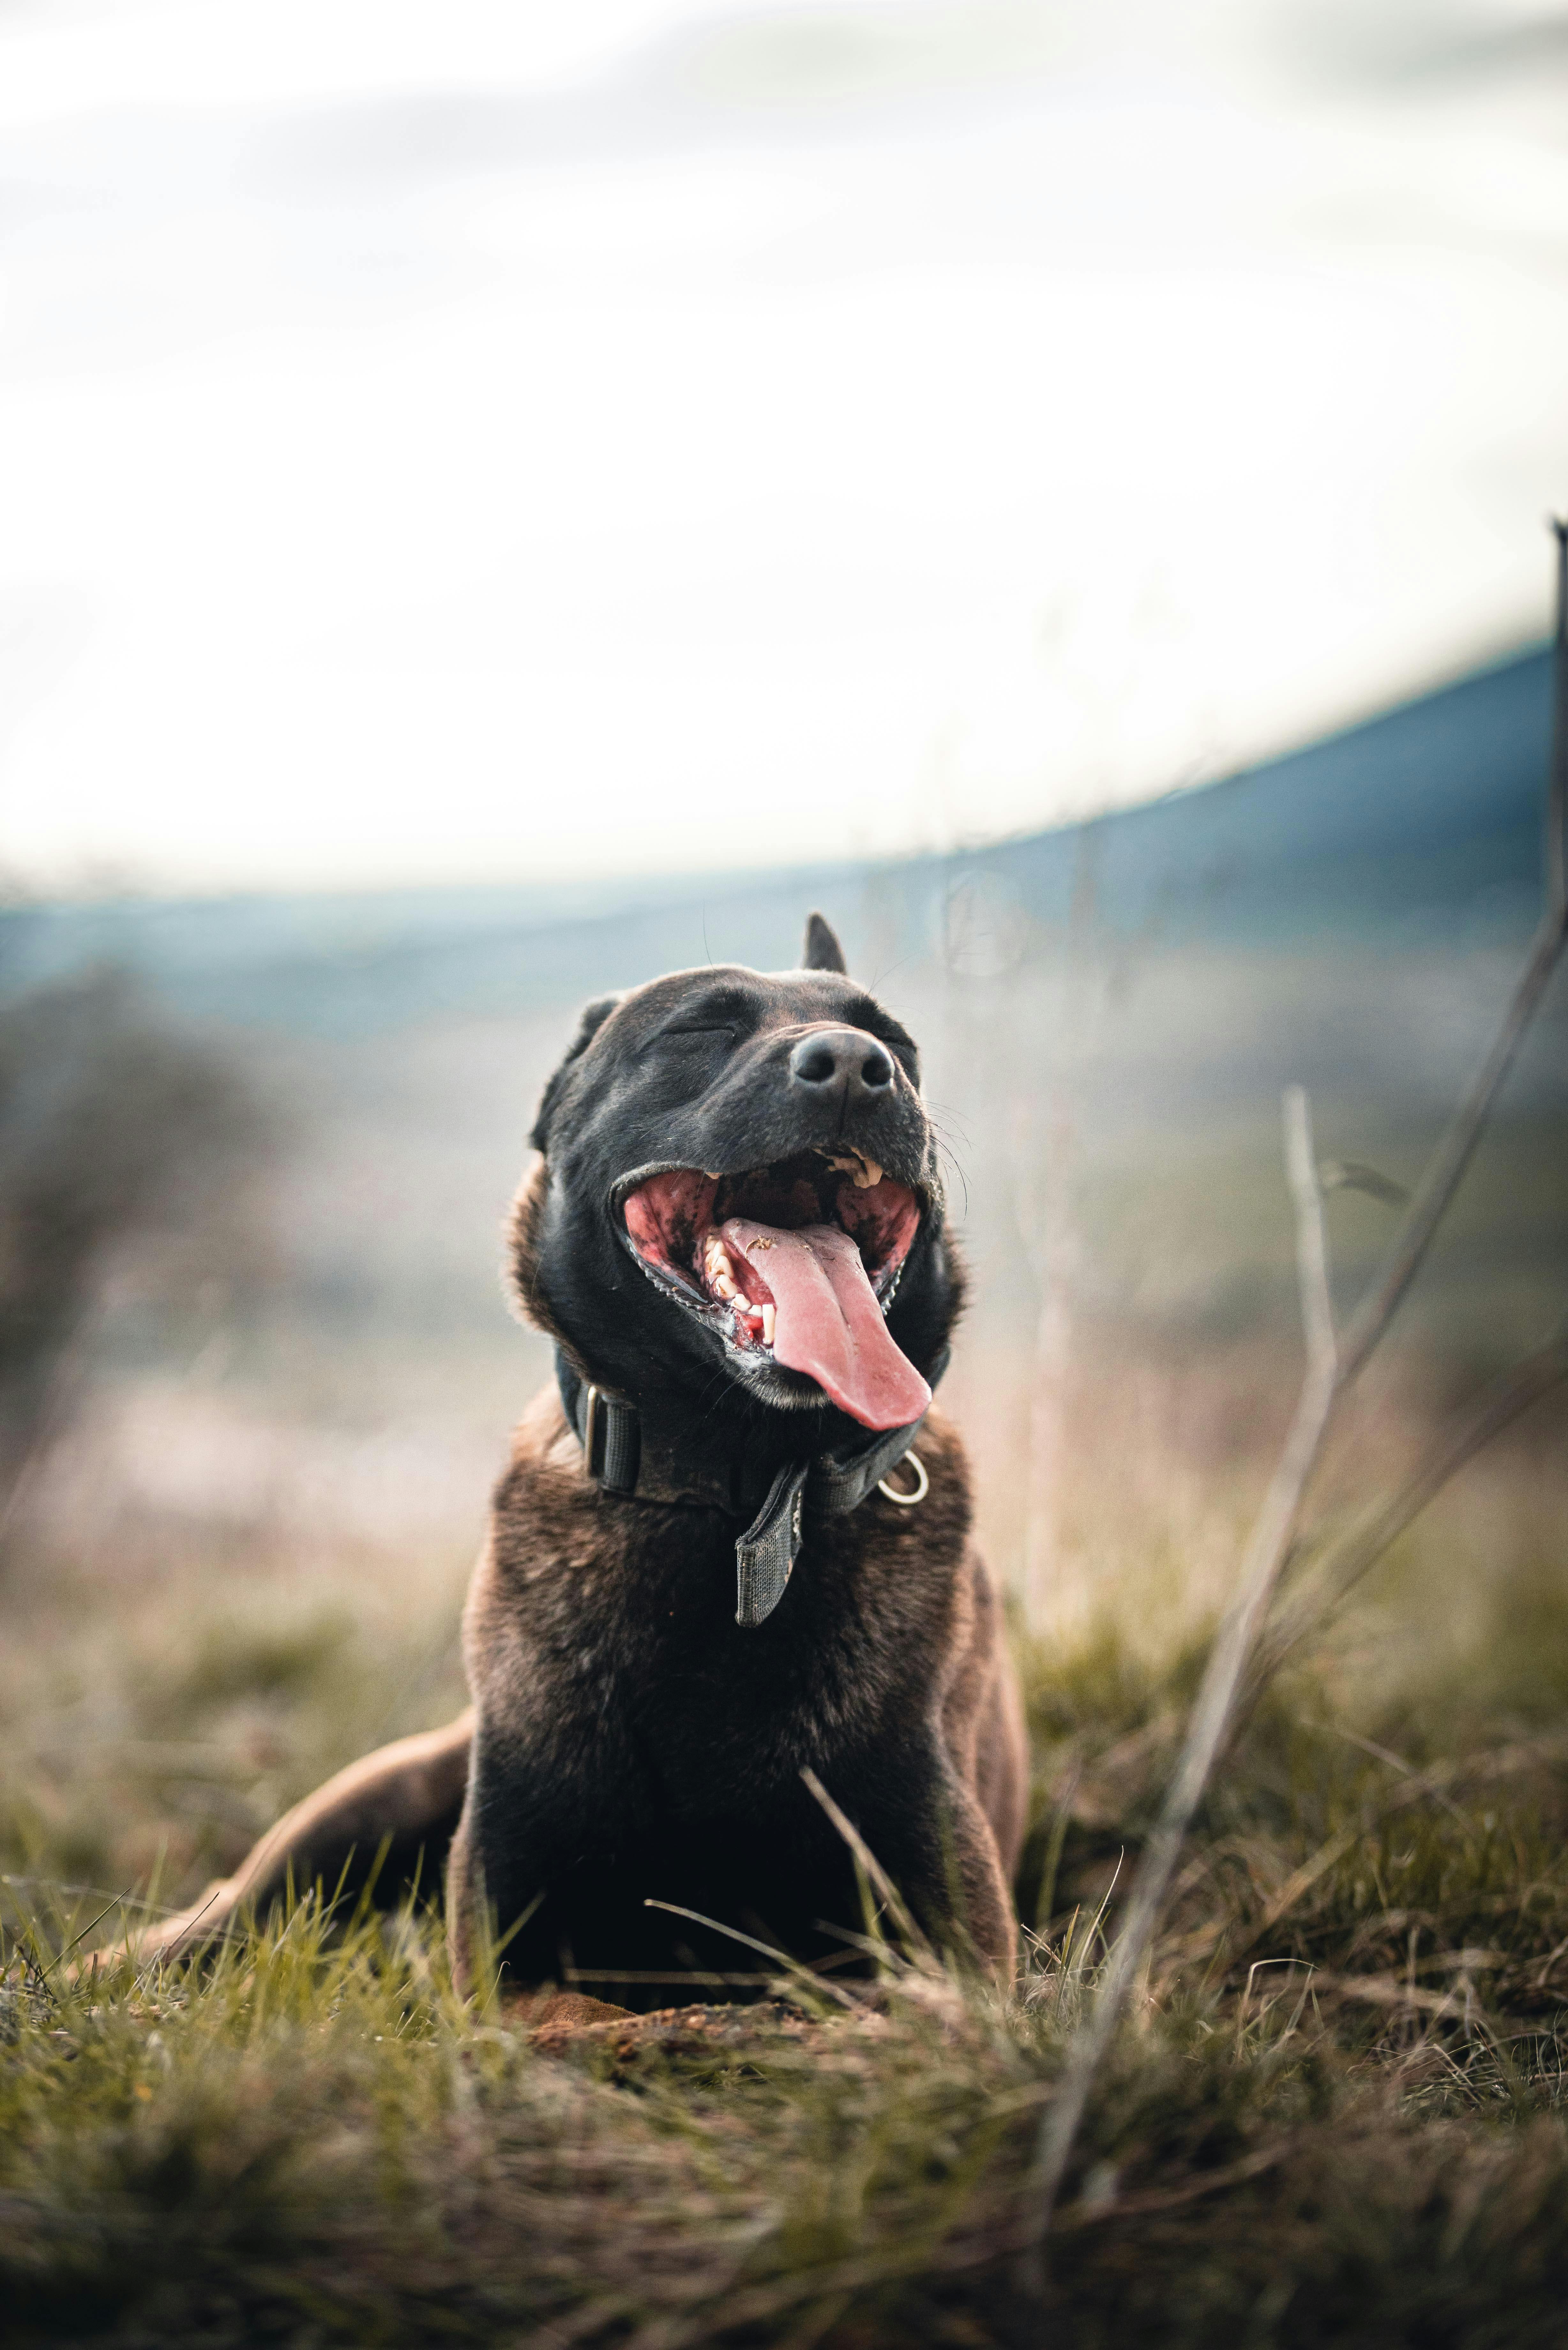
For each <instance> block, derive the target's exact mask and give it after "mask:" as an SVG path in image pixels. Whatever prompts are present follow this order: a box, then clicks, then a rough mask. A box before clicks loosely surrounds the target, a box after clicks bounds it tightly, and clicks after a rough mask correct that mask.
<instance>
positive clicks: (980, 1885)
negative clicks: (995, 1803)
mask: <svg viewBox="0 0 1568 2350" xmlns="http://www.w3.org/2000/svg"><path fill="white" fill-rule="evenodd" d="M900 1777H901V1780H902V1785H903V1793H902V1797H901V1800H900V1802H899V1804H898V1808H897V1810H889V1811H888V1813H887V1814H885V1815H884V1817H883V1818H882V1819H881V1820H880V1821H879V1820H878V1818H877V1814H875V1812H873V1813H871V1814H868V1815H867V1814H863V1815H862V1818H861V1822H860V1829H861V1834H862V1835H864V1837H865V1839H866V1842H867V1845H868V1846H869V1847H870V1849H871V1851H872V1853H873V1855H874V1856H875V1857H876V1858H877V1860H879V1861H880V1862H881V1864H882V1866H884V1867H885V1868H886V1870H887V1872H888V1876H889V1877H891V1878H892V1880H893V1882H894V1884H895V1885H896V1886H897V1887H898V1891H899V1892H900V1894H901V1895H902V1896H903V1898H904V1900H905V1901H906V1902H907V1904H908V1905H909V1910H910V1912H911V1914H912V1916H913V1917H914V1919H915V1922H916V1923H917V1925H918V1926H919V1928H920V1929H921V1930H922V1932H924V1933H925V1934H927V1935H928V1936H929V1939H931V1941H932V1942H933V1943H934V1944H935V1945H936V1947H937V1948H938V1949H939V1950H942V1949H952V1950H955V1951H956V1955H958V1956H959V1957H960V1958H974V1959H978V1960H980V1962H981V1966H982V1967H984V1968H985V1969H986V1970H988V1971H990V1972H991V1973H992V1974H994V1975H995V1976H996V1977H997V1979H998V1980H999V1981H1002V1982H1008V1981H1011V1980H1012V1973H1013V1969H1014V1966H1015V1964H1016V1960H1017V1939H1018V1923H1017V1919H1016V1918H1015V1916H1014V1914H1013V1908H1012V1898H1011V1895H1010V1893H1009V1890H1008V1883H1007V1877H1006V1874H1005V1872H1004V1870H1003V1867H1002V1855H1001V1853H1000V1851H999V1849H998V1846H997V1841H996V1834H995V1831H994V1829H993V1828H992V1824H991V1822H990V1820H989V1819H988V1818H987V1817H986V1814H985V1812H984V1811H983V1810H982V1808H981V1804H980V1801H979V1799H978V1797H977V1796H976V1794H975V1793H974V1791H973V1789H972V1788H971V1787H970V1786H968V1785H966V1784H965V1783H964V1781H963V1780H962V1779H961V1777H960V1776H959V1774H958V1773H957V1772H956V1771H955V1770H954V1769H952V1767H951V1766H950V1764H949V1763H947V1761H946V1758H945V1757H941V1756H939V1755H934V1754H933V1755H929V1756H922V1757H920V1758H919V1760H918V1761H913V1762H911V1763H910V1764H909V1766H908V1768H907V1770H906V1771H905V1772H904V1773H901V1774H900ZM955 1929H956V1931H955Z"/></svg>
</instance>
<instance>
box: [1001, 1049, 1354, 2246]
mask: <svg viewBox="0 0 1568 2350" xmlns="http://www.w3.org/2000/svg"><path fill="white" fill-rule="evenodd" d="M1285 1151H1286V1159H1287V1163H1288V1164H1289V1165H1290V1167H1291V1172H1292V1187H1291V1188H1292V1194H1293V1199H1294V1201H1295V1208H1296V1262H1297V1264H1298V1267H1299V1268H1300V1269H1301V1273H1302V1289H1303V1310H1306V1311H1307V1312H1309V1313H1310V1315H1311V1316H1312V1317H1313V1319H1312V1321H1311V1322H1310V1323H1309V1328H1308V1347H1309V1354H1308V1362H1307V1373H1306V1378H1305V1379H1304V1381H1303V1386H1302V1392H1301V1399H1300V1401H1299V1402H1298V1404H1297V1406H1296V1412H1295V1418H1294V1419H1293V1421H1292V1422H1291V1430H1290V1434H1289V1435H1288V1436H1287V1438H1286V1439H1285V1445H1284V1450H1283V1451H1282V1453H1281V1455H1280V1459H1279V1463H1278V1466H1277V1467H1276V1468H1275V1471H1274V1473H1273V1476H1272V1479H1271V1480H1270V1483H1269V1490H1268V1492H1267V1493H1266V1494H1265V1495H1264V1497H1263V1506H1262V1510H1261V1511H1260V1512H1259V1513H1258V1517H1257V1521H1256V1523H1255V1524H1254V1525H1253V1528H1252V1532H1251V1537H1250V1538H1249V1541H1248V1544H1247V1548H1246V1552H1245V1554H1244V1555H1243V1557H1242V1561H1241V1575H1240V1577H1239V1579H1238V1590H1237V1596H1236V1599H1235V1601H1234V1603H1233V1605H1232V1607H1231V1612H1230V1614H1229V1615H1228V1616H1227V1617H1226V1619H1225V1621H1224V1623H1223V1624H1222V1625H1221V1626H1220V1635H1219V1638H1217V1639H1216V1641H1215V1643H1214V1646H1213V1648H1212V1649H1211V1650H1210V1657H1209V1663H1208V1666H1207V1668H1206V1669H1205V1671H1204V1675H1203V1684H1202V1687H1201V1688H1200V1689H1199V1692H1198V1702H1197V1704H1196V1705H1195V1706H1194V1707H1193V1710H1192V1719H1191V1721H1189V1724H1188V1730H1187V1736H1186V1739H1185V1741H1184V1742H1183V1744H1182V1749H1181V1755H1180V1759H1179V1763H1178V1764H1177V1768H1176V1775H1175V1777H1174V1778H1173V1779H1172V1781H1171V1783H1170V1786H1169V1788H1168V1792H1167V1794H1166V1798H1165V1803H1164V1805H1163V1807H1162V1809H1161V1811H1160V1815H1159V1818H1158V1822H1157V1824H1156V1825H1155V1829H1154V1833H1153V1835H1151V1836H1150V1838H1149V1840H1148V1843H1147V1846H1145V1848H1144V1855H1143V1858H1142V1859H1141V1861H1140V1862H1139V1863H1138V1867H1137V1875H1136V1876H1135V1877H1134V1878H1133V1883H1132V1889H1131V1892H1130V1893H1129V1895H1128V1897H1127V1915H1126V1917H1125V1918H1124V1919H1123V1921H1122V1927H1121V1931H1120V1932H1119V1933H1118V1934H1117V1936H1116V1942H1115V1944H1114V1946H1113V1948H1112V1950H1111V1954H1110V1958H1109V1960H1108V1961H1107V1963H1106V1971H1105V1973H1104V1974H1103V1975H1102V1976H1101V1978H1100V1981H1099V1983H1098V1985H1097V1987H1096V1992H1095V2000H1094V2005H1093V2007H1092V2008H1091V2010H1090V2012H1089V2018H1088V2022H1086V2023H1085V2026H1084V2028H1083V2030H1082V2032H1081V2033H1080V2034H1079V2036H1078V2038H1077V2041H1076V2043H1075V2045H1074V2047H1073V2048H1072V2050H1071V2051H1070V2053H1069V2055H1068V2058H1067V2063H1066V2065H1065V2067H1064V2072H1063V2074H1062V2080H1061V2085H1060V2086H1059V2088H1058V2090H1057V2093H1056V2095H1055V2097H1054V2099H1053V2100H1052V2102H1051V2104H1050V2106H1047V2108H1046V2110H1045V2113H1044V2116H1043V2118H1042V2122H1041V2126H1040V2136H1039V2139H1038V2142H1037V2145H1036V2148H1035V2157H1034V2187H1035V2191H1036V2194H1037V2197H1038V2201H1037V2204H1036V2227H1037V2233H1036V2236H1035V2243H1036V2245H1037V2246H1038V2245H1039V2243H1041V2242H1042V2241H1043V2240H1044V2235H1045V2232H1046V2230H1047V2229H1048V2228H1049V2227H1050V2224H1051V2214H1052V2210H1053V2209H1054V2205H1055V2200H1056V2197H1057V2194H1058V2193H1059V2191H1060V2189H1061V2185H1062V2179H1063V2176H1064V2172H1065V2170H1066V2167H1067V2161H1068V2158H1069V2157H1070V2155H1071V2153H1072V2150H1073V2142H1074V2140H1075V2137H1077V2134H1078V2127H1079V2124H1080V2123H1081V2122H1082V2120H1083V2117H1084V2110H1085V2106H1086V2105H1087V2103H1088V2097H1089V2091H1090V2089H1091V2088H1092V2086H1093V2085H1094V2080H1095V2075H1096V2073H1097V2072H1098V2070H1099V2067H1100V2064H1101V2061H1102V2059H1103V2058H1104V2056H1105V2054H1106V2049H1107V2048H1108V2047H1109V2045H1110V2042H1111V2037H1112V2034H1113V2033H1115V2031H1116V2025H1117V2023H1118V2022H1119V2021H1120V2018H1121V2012H1122V2008H1123V2006H1124V2004H1125V2002H1126V2000H1127V1993H1128V1991H1130V1990H1131V1988H1132V1985H1133V1981H1134V1980H1135V1978H1136V1976H1137V1971H1138V1969H1139V1968H1140V1967H1141V1966H1142V1964H1143V1961H1144V1957H1145V1954H1146V1953H1147V1950H1148V1946H1149V1943H1150V1942H1151V1940H1152V1939H1153V1937H1154V1932H1155V1929H1156V1927H1157V1926H1158V1923H1159V1915H1160V1911H1161V1909H1162V1908H1163V1907H1164V1904H1165V1897H1166V1894H1167V1892H1168V1889H1169V1886H1170V1879H1171V1876H1172V1873H1173V1871H1174V1869H1175V1867H1176V1863H1177V1860H1178V1858H1179V1856H1180V1852H1181V1846H1182V1844H1183V1842H1184V1840H1185V1838H1186V1835H1187V1831H1188V1829H1189V1827H1190V1826H1191V1825H1192V1819H1193V1815H1194V1814H1195V1813H1196V1811H1197V1809H1198V1806H1199V1803H1200V1802H1201V1801H1202V1797H1203V1790H1204V1787H1205V1786H1206V1784H1207V1783H1208V1779H1209V1773H1210V1770H1211V1768H1212V1767H1213V1763H1214V1758H1215V1756H1216V1755H1217V1754H1218V1753H1219V1752H1220V1746H1221V1744H1222V1743H1223V1742H1224V1738H1225V1733H1226V1731H1227V1729H1228V1727H1229V1724H1230V1721H1231V1711H1232V1709H1233V1707H1234V1705H1235V1702H1236V1697H1237V1692H1238V1690H1240V1688H1241V1676H1242V1674H1243V1672H1244V1671H1245V1669H1246V1665H1247V1659H1248V1658H1249V1657H1250V1656H1251V1652H1252V1647H1253V1644H1254V1642H1255V1641H1256V1638H1257V1636H1258V1632H1259V1630H1260V1628H1261V1627H1262V1621H1263V1617H1264V1614H1265V1612H1266V1610H1267V1607H1268V1605H1269V1601H1270V1598H1271V1596H1272V1593H1273V1589H1274V1586H1275V1584H1276V1582H1277V1581H1278V1579H1279V1575H1280V1570H1281V1568H1282V1566H1283V1565H1284V1563H1285V1559H1286V1557H1287V1555H1289V1552H1290V1547H1291V1542H1292V1538H1293V1534H1294V1532H1295V1524H1296V1518H1297V1514H1298V1513H1299V1511H1300V1508H1301V1501H1302V1496H1303V1493H1304V1492H1305V1490H1306V1486H1307V1481H1308V1480H1309V1478H1310V1477H1311V1475H1312V1473H1313V1471H1314V1468H1315V1467H1316V1466H1317V1462H1318V1459H1319V1456H1320V1454H1321V1452H1322V1450H1323V1441H1324V1434H1325V1432H1326V1430H1327V1427H1328V1420H1329V1415H1330V1413H1331V1411H1332V1410H1333V1408H1334V1395H1335V1391H1336V1390H1335V1383H1334V1336H1333V1329H1332V1326H1331V1325H1327V1324H1326V1323H1325V1322H1324V1315H1325V1312H1326V1306H1325V1300H1326V1294H1327V1293H1326V1273H1325V1262H1324V1248H1323V1223H1322V1216H1323V1203H1322V1200H1321V1197H1320V1195H1319V1192H1318V1188H1317V1180H1316V1176H1315V1173H1314V1170H1313V1168H1312V1137H1311V1129H1310V1126H1309V1124H1308V1121H1307V1116H1306V1097H1305V1096H1304V1094H1303V1093H1302V1092H1301V1089H1300V1088H1299V1087H1293V1089H1292V1091H1291V1093H1289V1094H1287V1095H1286V1097H1285ZM1303 1153H1304V1158H1303ZM1298 1177H1299V1178H1300V1180H1298ZM1325 1332H1326V1343H1325Z"/></svg>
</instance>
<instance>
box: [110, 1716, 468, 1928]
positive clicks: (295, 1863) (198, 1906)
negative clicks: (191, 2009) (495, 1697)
mask: <svg viewBox="0 0 1568 2350" xmlns="http://www.w3.org/2000/svg"><path fill="white" fill-rule="evenodd" d="M472 1737H473V1715H472V1711H469V1712H466V1713H462V1714H460V1715H459V1716H458V1718H457V1720H456V1721H450V1722H448V1723H447V1725H446V1727H445V1728H444V1729H443V1730H427V1731H420V1732H419V1733H418V1734H417V1735H416V1736H415V1737H412V1738H400V1739H399V1740H398V1741H397V1742H395V1744H393V1745H391V1746H382V1747H379V1748H378V1749H377V1751H376V1752H374V1753H373V1754H367V1755H365V1756H363V1757H362V1759H361V1760H360V1761H359V1762H358V1763H350V1764H349V1765H348V1769H347V1770H346V1771H339V1772H338V1773H337V1776H336V1778H332V1779H328V1780H327V1783H326V1785H325V1786H322V1787H317V1790H316V1792H315V1793H314V1794H309V1795H306V1798H305V1800H304V1801H303V1803H298V1804H295V1806H294V1809H293V1810H292V1811H289V1812H286V1813H285V1814H284V1815H283V1817H282V1819H281V1820H279V1821H278V1823H277V1825H276V1826H275V1827H272V1828H269V1829H268V1831H267V1833H266V1835H265V1836H263V1837H262V1839H261V1842H260V1843H259V1844H257V1845H254V1846H252V1848H251V1850H250V1851H249V1852H248V1853H247V1854H246V1856H245V1857H244V1860H243V1861H242V1862H241V1863H240V1866H238V1868H237V1869H236V1870H235V1871H234V1875H233V1876H232V1877H218V1878H216V1879H215V1880H214V1881H213V1883H212V1884H211V1885H209V1886H208V1887H207V1889H206V1891H205V1892H204V1893H203V1894H202V1896H201V1898H200V1899H198V1900H196V1901H193V1902H192V1904H191V1906H190V1908H188V1909H182V1910H181V1911H180V1912H179V1913H178V1915H177V1916H175V1917H172V1918H162V1919H161V1920H160V1921H159V1922H158V1923H156V1924H155V1925H151V1926H149V1927H148V1928H146V1929H144V1930H143V1931H142V1932H140V1933H139V1934H135V1935H130V1936H128V1937H127V1939H126V1943H125V1945H124V1947H125V1949H126V1950H129V1951H130V1952H131V1953H132V1954H133V1955H134V1956H135V1958H136V1959H137V1960H139V1961H140V1962H141V1963H144V1964H147V1963H151V1961H153V1960H165V1961H167V1960H172V1959H181V1958H183V1957H185V1956H186V1955H187V1953H188V1952H189V1951H191V1950H197V1949H199V1948H200V1947H201V1945H202V1943H204V1942H209V1941H213V1940H215V1939H218V1938H219V1937H220V1936H222V1935H223V1933H224V1932H225V1931H226V1929H228V1927H229V1926H230V1925H231V1924H232V1923H233V1921H234V1918H235V1917H236V1916H237V1915H238V1913H239V1912H240V1911H241V1910H243V1909H258V1910H259V1909H261V1908H265V1905H266V1903H267V1902H269V1901H271V1900H273V1899H274V1898H275V1897H276V1896H278V1895H279V1894H281V1893H282V1892H283V1890H284V1887H285V1886H286V1883H287V1881H288V1878H289V1877H290V1874H291V1873H292V1876H293V1878H294V1882H295V1884H296V1886H297V1887H299V1888H300V1889H301V1890H304V1889H305V1888H306V1887H309V1886H311V1885H313V1884H314V1883H315V1882H316V1880H317V1877H319V1878H320V1879H321V1880H322V1882H323V1884H324V1885H325V1886H326V1887H327V1890H328V1891H329V1892H330V1891H331V1890H332V1888H333V1887H335V1886H336V1885H337V1880H338V1878H339V1877H340V1876H341V1875H342V1873H343V1870H344V1868H345V1866H347V1865H348V1861H349V1859H350V1857H351V1856H355V1857H357V1858H358V1860H359V1861H361V1862H362V1863H364V1864H365V1865H366V1866H369V1864H371V1863H373V1862H374V1860H375V1858H376V1855H377V1853H378V1852H379V1850H380V1847H381V1846H382V1844H383V1843H384V1842H385V1841H386V1840H387V1838H388V1837H390V1838H392V1839H393V1842H394V1845H395V1846H404V1847H409V1848H411V1847H414V1846H418V1845H420V1844H422V1843H424V1842H426V1841H427V1840H428V1841H429V1842H430V1843H431V1844H438V1843H440V1842H441V1841H443V1840H444V1837H445V1835H448V1834H450V1833H451V1828H452V1822H453V1820H454V1819H455V1818H456V1816H457V1814H458V1810H459V1807H460V1806H461V1804H462V1796H463V1789H464V1787H465V1786H466V1784H467V1781H468V1754H469V1747H470V1745H471V1743H472ZM411 1856H412V1855H411V1849H410V1859H411ZM431 1889H432V1890H433V1889H434V1888H433V1886H432V1887H431ZM105 1955H109V1954H108V1953H106V1954H105Z"/></svg>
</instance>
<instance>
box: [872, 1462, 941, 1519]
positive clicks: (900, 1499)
mask: <svg viewBox="0 0 1568 2350" xmlns="http://www.w3.org/2000/svg"><path fill="white" fill-rule="evenodd" d="M904 1461H908V1462H909V1467H910V1468H911V1469H912V1470H913V1471H914V1472H915V1490H914V1492H912V1493H900V1492H899V1491H898V1487H897V1486H896V1485H889V1484H888V1479H887V1478H886V1477H878V1478H877V1492H879V1493H886V1494H887V1496H888V1500H889V1501H890V1502H897V1503H898V1507H899V1508H900V1509H901V1510H912V1509H913V1508H914V1506H915V1504H916V1503H917V1502H923V1501H924V1500H925V1498H926V1495H927V1494H928V1493H929V1492H930V1490H931V1481H930V1479H929V1477H928V1476H927V1474H926V1464H925V1462H924V1461H922V1460H921V1458H920V1456H919V1453H918V1452H906V1453H905V1455H904V1460H903V1461H894V1463H893V1467H894V1468H895V1469H901V1468H902V1467H903V1466H904ZM890 1473H891V1471H889V1474H890Z"/></svg>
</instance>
